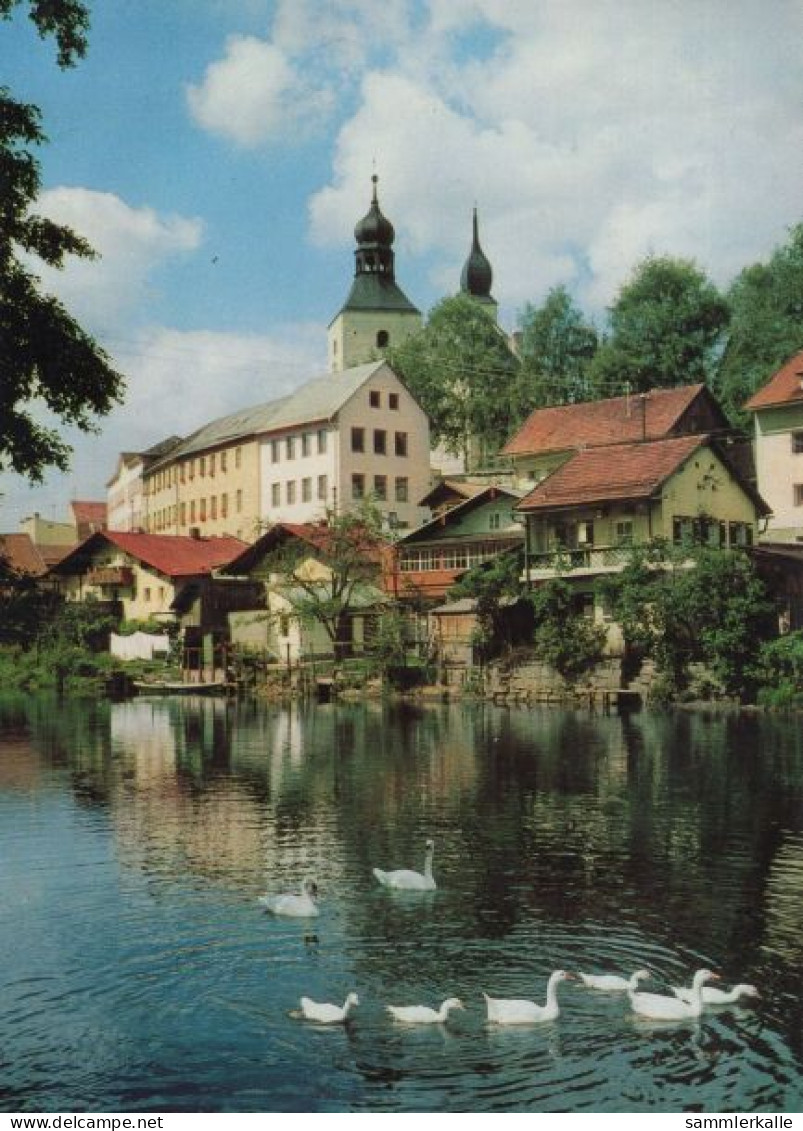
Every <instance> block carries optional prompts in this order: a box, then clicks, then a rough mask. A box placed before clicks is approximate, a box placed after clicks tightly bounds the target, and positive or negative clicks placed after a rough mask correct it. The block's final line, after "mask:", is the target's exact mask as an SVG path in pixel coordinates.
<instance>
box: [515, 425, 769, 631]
mask: <svg viewBox="0 0 803 1131" xmlns="http://www.w3.org/2000/svg"><path fill="white" fill-rule="evenodd" d="M516 509H517V511H518V513H519V514H520V515H521V516H522V517H523V519H524V521H525V551H524V553H525V574H526V577H527V580H528V582H529V583H531V584H536V585H537V584H538V583H539V582H544V581H547V580H549V579H551V578H553V577H556V576H558V575H561V576H563V577H564V578H566V579H567V580H569V581H570V582H571V583H572V584H573V585H574V586H575V587H576V590H577V600H578V605H579V606H580V607H582V608H583V609H585V610H586V611H587V613H588V615H594V616H595V617H596V618H597V619H602V618H603V611H602V610H601V609H596V610H595V596H594V580H595V579H596V578H597V577H599V576H600V575H601V574H605V573H613V572H617V571H619V570H621V569H622V568H623V566H624V565H625V564H626V562H627V561H628V560H629V554H630V548H631V547H632V546H636V545H647V544H650V543H652V542H655V541H656V540H664V541H666V542H667V543H671V544H675V545H683V544H686V543H688V542H695V543H698V544H704V545H708V546H712V547H722V548H730V547H747V546H751V545H753V544H754V543H755V542H756V540H757V537H758V533H759V527H760V523H761V521H762V519H764V518H765V517H766V516H767V514H768V513H769V507H768V506H767V504H766V503H765V502H764V500H763V499H762V498H761V496H760V495H759V494H758V492H757V491H756V489H755V488H754V487H753V485H752V484H751V483H750V481H749V480H747V479H745V478H744V476H743V474H742V473H741V471H740V470H739V467H738V465H737V464H736V463H735V462H733V461H731V460H730V458H729V456H728V451H727V447H726V446H724V445H721V444H719V443H718V442H717V441H715V440H712V439H711V438H710V437H708V436H704V435H702V436H701V435H680V436H669V437H666V438H664V439H658V440H647V441H635V442H629V443H623V444H611V445H607V446H599V447H589V448H585V449H582V450H580V451H578V452H575V453H574V454H573V455H572V456H570V457H569V458H568V459H567V460H566V461H565V462H563V463H562V464H561V465H560V466H559V467H558V468H557V469H556V470H555V471H553V472H552V473H551V474H550V475H547V476H546V477H545V478H544V479H543V480H541V482H540V483H538V484H537V485H536V487H535V488H534V489H533V490H532V491H531V492H530V493H529V494H528V495H526V496H525V497H524V498H523V499H522V500H521V502H520V503H519V504H518V507H517V508H516Z"/></svg>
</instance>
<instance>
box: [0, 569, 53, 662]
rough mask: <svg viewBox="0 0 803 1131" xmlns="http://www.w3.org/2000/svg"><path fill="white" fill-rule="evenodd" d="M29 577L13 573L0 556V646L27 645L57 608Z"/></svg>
mask: <svg viewBox="0 0 803 1131" xmlns="http://www.w3.org/2000/svg"><path fill="white" fill-rule="evenodd" d="M61 603H62V600H61V597H59V596H57V595H56V594H55V593H53V592H52V591H50V590H46V589H43V588H42V587H41V586H40V585H39V584H38V583H37V581H36V579H35V578H33V577H31V575H30V574H27V573H21V572H19V571H17V570H15V569H13V568H12V567H11V566H10V565H9V564H8V562H7V561H6V560H5V558H3V557H2V555H0V644H19V645H21V646H24V645H28V644H30V642H31V641H33V640H35V639H36V637H37V634H38V633H39V632H40V631H41V629H42V626H43V624H46V623H48V622H49V621H50V620H51V619H52V617H53V616H54V615H55V613H56V611H57V610H58V608H59V607H60V606H61Z"/></svg>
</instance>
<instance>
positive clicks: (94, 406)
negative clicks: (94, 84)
mask: <svg viewBox="0 0 803 1131" xmlns="http://www.w3.org/2000/svg"><path fill="white" fill-rule="evenodd" d="M21 2H22V0H0V18H2V19H10V17H11V14H12V11H13V9H15V8H16V7H18V6H19V4H20V3H21ZM27 6H28V8H29V15H30V18H31V19H32V20H33V22H34V24H35V25H36V27H37V29H38V31H39V33H40V35H41V36H43V37H45V36H50V35H52V36H54V37H55V39H56V43H57V46H58V62H59V65H60V66H61V67H67V66H72V65H73V64H74V63H75V61H76V59H77V58H79V57H81V56H83V55H84V53H85V51H86V30H87V28H88V25H89V16H88V11H87V8H86V5H85V4H83V3H80V2H79V0H60V2H59V3H54V2H53V0H29V3H28V5H27ZM45 140H46V139H45V135H44V133H43V132H42V128H41V115H40V113H39V110H38V109H37V107H36V106H33V105H31V104H29V103H24V102H19V101H17V100H16V99H15V98H13V97H12V95H11V92H10V91H9V90H8V88H7V87H0V470H4V469H11V470H12V471H16V472H18V473H19V474H20V475H24V476H27V477H28V478H29V479H31V480H32V481H34V482H38V481H40V480H41V479H42V476H43V473H44V471H45V469H46V468H48V467H57V468H59V469H60V470H65V469H66V468H67V467H68V466H69V457H70V448H69V446H68V445H67V444H66V443H65V441H64V440H63V438H62V437H61V436H60V435H59V431H58V429H57V428H56V427H53V426H51V425H48V424H45V423H43V422H42V418H41V410H42V409H45V410H47V411H48V412H49V413H50V414H52V415H54V416H55V417H56V418H57V419H58V421H59V422H60V423H61V424H63V425H74V426H76V427H78V428H80V429H81V430H82V431H85V432H90V431H94V430H95V428H96V424H95V417H97V416H102V415H104V414H105V413H107V412H109V411H110V409H111V408H112V407H113V405H114V404H115V403H116V402H118V401H119V400H120V397H121V394H122V389H123V379H122V377H121V376H120V374H119V373H117V372H115V370H114V369H113V368H112V367H111V365H110V362H109V358H108V357H107V355H106V354H105V353H104V351H103V350H102V349H101V348H100V347H99V346H98V344H97V343H96V342H95V341H94V340H93V339H92V338H91V337H90V335H89V334H87V333H86V332H85V331H84V330H82V329H81V327H80V326H79V325H78V323H77V322H76V321H75V319H74V318H72V317H71V315H70V314H69V313H68V312H67V311H66V310H65V308H64V307H63V306H62V305H61V303H60V302H59V301H58V300H57V299H56V298H54V297H53V296H51V295H47V294H44V293H42V291H41V288H40V280H39V278H38V277H37V276H36V275H35V274H33V273H32V272H31V271H30V270H29V269H28V267H27V266H26V264H25V262H24V261H23V258H22V256H23V255H27V256H34V257H36V258H38V259H40V260H41V261H42V262H43V263H45V264H47V265H48V266H49V267H63V265H64V259H65V256H68V255H76V256H79V257H81V258H84V259H91V258H92V257H93V254H94V253H93V252H92V249H91V248H90V247H89V244H87V242H86V241H85V240H84V239H82V238H81V237H80V236H78V235H76V233H75V232H73V231H72V230H71V229H70V228H67V227H64V226H62V225H59V224H55V223H53V222H52V221H50V220H47V219H45V218H44V217H41V216H37V215H35V214H34V213H32V212H31V207H32V206H33V204H34V202H35V201H36V198H37V196H38V195H39V191H40V189H41V178H40V171H39V163H38V162H37V160H36V158H35V157H34V156H33V153H32V152H31V149H32V147H34V146H38V145H41V144H42V143H43V142H44V141H45Z"/></svg>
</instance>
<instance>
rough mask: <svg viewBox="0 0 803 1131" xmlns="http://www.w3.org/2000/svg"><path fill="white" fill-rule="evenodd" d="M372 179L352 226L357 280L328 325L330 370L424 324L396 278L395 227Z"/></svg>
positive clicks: (344, 366) (366, 356) (364, 357)
mask: <svg viewBox="0 0 803 1131" xmlns="http://www.w3.org/2000/svg"><path fill="white" fill-rule="evenodd" d="M371 180H372V182H373V196H372V200H371V207H370V208H369V209H368V213H367V215H365V216H364V217H363V218H362V220H360V221H359V222H358V224H357V226H356V227H355V229H354V238H355V240H356V241H357V247H356V250H355V252H354V259H355V272H354V282H353V283H352V285H351V290H350V291H349V295H348V298H347V299H346V301H345V303H344V305H343V307H342V308H341V310H340V311H339V313H338V314H336V315H335V317H334V318H333V320H332V322H331V323H330V325H329V368H330V370H331V371H332V372H338V371H339V370H341V369H350V368H351V367H352V366H354V365H362V364H363V363H364V362H367V361H370V360H371V359H372V358H374V357H377V356H378V355H380V354H381V353H382V351H383V350H384V349H386V348H387V347H388V346H391V345H398V344H399V342H401V341H404V339H405V338H407V337H409V336H410V334H414V333H415V332H416V331H417V330H419V329H420V328H421V312H420V311H419V310H418V309H417V308H416V307H415V306H413V304H412V303H411V302H410V300H409V299H408V298H407V296H406V295H405V294H404V292H403V291H402V290H401V288H400V287H399V286H398V285H397V283H396V279H395V276H394V253H393V241H394V239H395V238H396V233H395V232H394V230H393V225H392V224H391V222H390V220H388V219H387V217H385V216H383V215H382V212H381V211H380V208H379V200H378V199H377V193H376V185H377V180H378V177H377V176H376V174H374V176H373V177H372V178H371ZM489 270H490V268H489Z"/></svg>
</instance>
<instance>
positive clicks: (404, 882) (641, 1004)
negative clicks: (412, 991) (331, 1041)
mask: <svg viewBox="0 0 803 1131" xmlns="http://www.w3.org/2000/svg"><path fill="white" fill-rule="evenodd" d="M434 851H435V845H434V842H433V841H432V840H428V841H427V842H426V855H425V859H424V870H423V872H415V871H413V870H411V869H409V868H400V869H398V870H396V871H391V872H385V871H382V869H380V868H374V869H373V874H374V876H375V877H376V879H377V880H378V881H379V883H380V884H382V886H383V887H386V888H392V889H394V890H396V891H434V890H435V888H436V886H437V885H436V883H435V879H434V877H433V875H432V859H433V855H434ZM317 896H318V888H317V884H316V883H315V881H314V880H312V879H311V878H309V877H307V878H306V879H305V880H304V882H303V883H302V885H301V890H300V891H299V892H296V893H286V894H283V895H263V896H260V899H259V902H260V903H261V904H262V905H263V906H264V907H265V908H266V909H267V910H268V911H269V912H271V914H273V915H284V916H291V917H294V918H311V917H313V916H316V915H318V913H319V912H318V901H317ZM650 977H652V975H651V973H650V971H649V970H637V971H636V972H635V974H633V975H632V976H631V977H630V978H623V977H621V976H620V975H618V974H583V973H577V974H572V973H569V972H568V971H566V970H554V971H553V972H552V974H551V975H550V977H549V981H548V982H547V987H546V1001H545V1003H544V1004H543V1005H539V1004H538V1003H537V1002H534V1001H528V1000H526V999H523V998H492V997H489V996H488V994H483V997H484V998H485V1006H486V1011H487V1017H488V1021H489V1023H491V1024H495V1025H531V1024H534V1023H537V1022H541V1021H554V1020H555V1018H556V1017H557V1016H558V1015H559V1013H560V1007H559V1005H558V986H559V985H560V983H561V982H565V981H577V982H581V983H582V984H583V985H584V986H586V987H588V988H589V989H591V990H597V991H599V992H603V993H626V994H627V996H628V999H629V1001H630V1005H631V1008H632V1009H633V1012H634V1013H635V1014H637V1015H638V1016H640V1017H645V1018H649V1019H650V1020H653V1021H686V1020H690V1019H694V1018H696V1017H699V1016H700V1014H701V1013H702V1011H703V1008H704V1007H705V1006H707V1005H728V1004H731V1003H734V1002H737V1001H739V1000H740V998H755V997H758V996H759V992H758V990H757V989H756V987H755V986H751V985H747V984H746V983H739V984H738V985H735V986H733V987H732V989H730V990H721V989H718V988H716V987H713V986H708V985H706V983H707V982H711V981H714V980H718V979H719V975H718V974H715V973H713V972H712V971H711V970H698V971H697V973H696V974H695V975H694V978H693V980H692V984H691V986H688V987H687V986H673V987H672V996H670V995H668V994H652V993H645V992H643V991H642V990H640V989H639V982H642V981H644V980H645V979H647V978H650ZM359 1003H360V1002H359V998H358V996H357V994H356V993H350V994H349V995H348V996H347V998H346V1000H345V1002H344V1003H343V1005H332V1004H330V1003H328V1002H318V1001H313V1000H312V998H309V997H302V998H301V1001H300V1008H299V1009H296V1010H293V1011H292V1012H291V1014H290V1016H291V1017H296V1018H299V1019H301V1020H306V1021H317V1022H318V1023H319V1024H324V1025H332V1024H342V1023H344V1022H346V1021H347V1020H348V1018H349V1013H350V1011H351V1010H352V1009H353V1008H354V1007H355V1006H357V1005H359ZM463 1008H464V1006H463V1003H462V1002H461V1001H460V999H459V998H456V997H451V998H447V999H446V1000H445V1001H444V1002H443V1004H442V1005H441V1006H440V1008H439V1009H432V1008H431V1007H430V1006H427V1005H388V1006H386V1009H387V1012H388V1013H389V1014H390V1016H391V1017H392V1018H393V1020H394V1021H398V1022H400V1023H402V1024H407V1025H427V1024H430V1025H431V1024H436V1025H437V1024H443V1023H445V1022H446V1021H447V1020H448V1018H449V1014H450V1013H451V1011H452V1010H455V1009H463Z"/></svg>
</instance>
